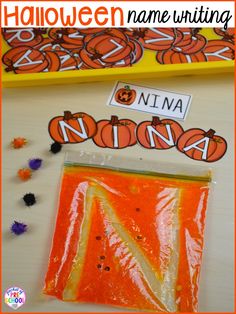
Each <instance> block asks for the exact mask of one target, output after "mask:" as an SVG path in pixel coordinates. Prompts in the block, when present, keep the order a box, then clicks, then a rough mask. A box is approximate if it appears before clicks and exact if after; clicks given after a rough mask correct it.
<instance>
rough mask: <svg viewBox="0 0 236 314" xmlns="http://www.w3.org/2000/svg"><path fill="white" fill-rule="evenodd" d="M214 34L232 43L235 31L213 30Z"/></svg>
mask: <svg viewBox="0 0 236 314" xmlns="http://www.w3.org/2000/svg"><path fill="white" fill-rule="evenodd" d="M214 32H215V33H216V34H217V35H219V36H222V37H223V39H225V40H230V41H232V42H234V35H235V29H234V28H227V29H224V28H214Z"/></svg>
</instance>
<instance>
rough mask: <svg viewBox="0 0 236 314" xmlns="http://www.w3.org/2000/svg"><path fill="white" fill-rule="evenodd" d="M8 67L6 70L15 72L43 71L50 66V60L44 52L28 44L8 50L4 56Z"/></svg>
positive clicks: (4, 61) (3, 59)
mask: <svg viewBox="0 0 236 314" xmlns="http://www.w3.org/2000/svg"><path fill="white" fill-rule="evenodd" d="M2 61H3V63H4V64H5V65H7V68H6V69H5V71H7V72H9V71H14V72H15V73H17V74H18V73H37V72H42V71H43V70H44V69H46V68H47V66H48V60H47V59H46V58H45V56H44V54H43V53H42V52H41V51H39V50H36V49H34V48H31V47H28V46H21V47H15V48H12V49H10V50H8V51H7V52H6V53H5V54H4V55H3V57H2Z"/></svg>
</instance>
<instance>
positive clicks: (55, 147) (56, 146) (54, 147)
mask: <svg viewBox="0 0 236 314" xmlns="http://www.w3.org/2000/svg"><path fill="white" fill-rule="evenodd" d="M61 149H62V145H61V144H60V143H58V142H55V143H53V144H52V145H51V149H50V151H51V152H52V153H53V154H57V153H59V152H60V151H61Z"/></svg>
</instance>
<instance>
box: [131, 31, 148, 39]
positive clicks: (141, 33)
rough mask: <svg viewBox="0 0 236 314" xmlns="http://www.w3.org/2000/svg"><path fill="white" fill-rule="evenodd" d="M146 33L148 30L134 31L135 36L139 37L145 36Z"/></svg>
mask: <svg viewBox="0 0 236 314" xmlns="http://www.w3.org/2000/svg"><path fill="white" fill-rule="evenodd" d="M145 34H146V30H144V31H141V30H134V31H133V36H134V37H138V38H144V37H145Z"/></svg>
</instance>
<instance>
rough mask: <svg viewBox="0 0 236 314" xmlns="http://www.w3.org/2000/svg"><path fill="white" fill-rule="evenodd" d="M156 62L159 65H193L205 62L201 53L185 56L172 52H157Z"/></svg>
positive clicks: (204, 57)
mask: <svg viewBox="0 0 236 314" xmlns="http://www.w3.org/2000/svg"><path fill="white" fill-rule="evenodd" d="M156 60H157V62H159V63H161V64H176V63H193V62H205V61H207V59H206V56H205V54H204V53H203V52H201V51H200V52H197V53H193V54H185V53H182V52H176V51H173V50H168V51H160V52H157V54H156Z"/></svg>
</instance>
